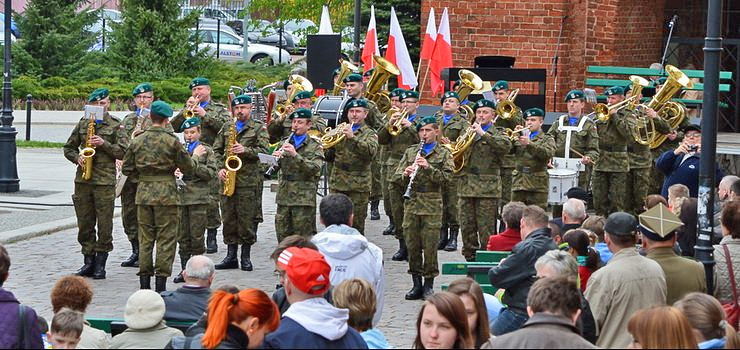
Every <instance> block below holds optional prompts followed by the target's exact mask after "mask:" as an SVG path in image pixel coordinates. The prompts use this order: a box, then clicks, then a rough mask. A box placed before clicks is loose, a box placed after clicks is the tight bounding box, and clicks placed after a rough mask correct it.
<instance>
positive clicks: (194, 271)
mask: <svg viewBox="0 0 740 350" xmlns="http://www.w3.org/2000/svg"><path fill="white" fill-rule="evenodd" d="M215 274H216V268H215V266H214V264H213V260H211V259H210V258H208V257H207V256H203V255H195V256H193V257H191V258H190V260H188V263H187V265H186V266H185V271H184V272H183V277H184V278H185V284H187V285H197V286H202V287H210V286H211V282H213V277H214V276H215Z"/></svg>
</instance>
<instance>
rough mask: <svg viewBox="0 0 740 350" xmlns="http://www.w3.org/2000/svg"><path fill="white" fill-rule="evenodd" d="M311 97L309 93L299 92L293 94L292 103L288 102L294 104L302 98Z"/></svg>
mask: <svg viewBox="0 0 740 350" xmlns="http://www.w3.org/2000/svg"><path fill="white" fill-rule="evenodd" d="M312 96H313V93H312V92H311V91H301V92H299V93H297V94H295V96H293V101H290V102H295V101H298V100H302V99H304V98H311V97H312Z"/></svg>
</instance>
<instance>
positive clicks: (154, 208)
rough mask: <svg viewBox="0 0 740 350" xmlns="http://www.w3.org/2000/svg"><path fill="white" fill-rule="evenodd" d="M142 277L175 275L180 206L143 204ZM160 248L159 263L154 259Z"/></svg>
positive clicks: (140, 245) (141, 208) (140, 221)
mask: <svg viewBox="0 0 740 350" xmlns="http://www.w3.org/2000/svg"><path fill="white" fill-rule="evenodd" d="M137 216H138V217H139V276H152V275H155V276H165V277H169V276H170V275H172V262H173V261H175V249H176V248H177V238H178V229H179V224H180V207H179V206H177V205H139V206H138V211H137ZM155 245H156V247H157V248H156V249H157V257H156V262H155V261H154V260H153V254H154V246H155Z"/></svg>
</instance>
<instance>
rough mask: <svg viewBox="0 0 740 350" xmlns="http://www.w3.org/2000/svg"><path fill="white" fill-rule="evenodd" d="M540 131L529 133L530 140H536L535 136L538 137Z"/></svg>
mask: <svg viewBox="0 0 740 350" xmlns="http://www.w3.org/2000/svg"><path fill="white" fill-rule="evenodd" d="M539 133H540V131H539V130H537V131H532V132H530V133H529V139H530V140H534V138H535V137H537V134H539Z"/></svg>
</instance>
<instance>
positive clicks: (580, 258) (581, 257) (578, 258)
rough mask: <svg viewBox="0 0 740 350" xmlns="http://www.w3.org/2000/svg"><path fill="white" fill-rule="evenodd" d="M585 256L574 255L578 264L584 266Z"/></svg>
mask: <svg viewBox="0 0 740 350" xmlns="http://www.w3.org/2000/svg"><path fill="white" fill-rule="evenodd" d="M586 258H588V257H587V256H584V255H579V256H577V257H576V261H577V262H578V266H586Z"/></svg>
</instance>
